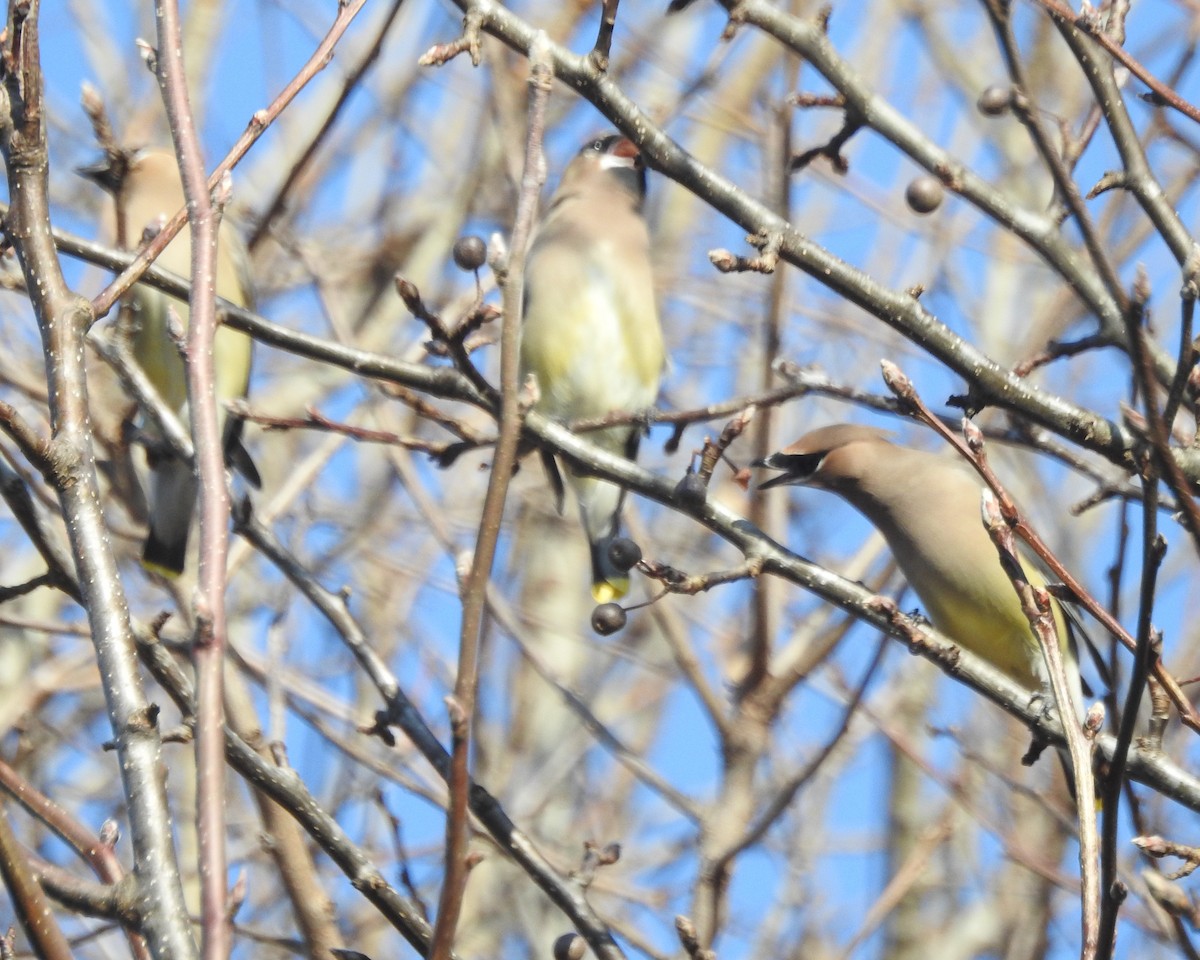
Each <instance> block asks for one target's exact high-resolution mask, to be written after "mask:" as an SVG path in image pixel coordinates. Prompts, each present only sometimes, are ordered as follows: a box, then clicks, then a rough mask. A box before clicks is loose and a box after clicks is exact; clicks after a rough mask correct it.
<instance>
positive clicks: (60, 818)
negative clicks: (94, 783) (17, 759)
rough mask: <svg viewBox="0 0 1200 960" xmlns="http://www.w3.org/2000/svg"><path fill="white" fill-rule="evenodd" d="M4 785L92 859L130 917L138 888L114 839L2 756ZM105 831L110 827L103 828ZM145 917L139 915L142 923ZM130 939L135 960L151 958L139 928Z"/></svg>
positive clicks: (1, 782) (130, 932)
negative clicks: (75, 814)
mask: <svg viewBox="0 0 1200 960" xmlns="http://www.w3.org/2000/svg"><path fill="white" fill-rule="evenodd" d="M0 789H3V790H5V791H6V792H7V793H8V794H9V796H11V797H12V798H13V799H14V800H16V801H17V803H19V804H21V806H23V807H24V808H25V809H26V810H28V811H29V813H30V814H31V815H33V816H35V817H37V818H38V819H39V820H41V821H42V823H44V824H46V826H48V827H49V828H50V829H51V830H53V831H54V832H55V833H56V834H57V835H58V836H59V837H61V838H62V839H63V840H64V841H65V842H66V843H67V844H68V845H70V846H71V847H72V848H73V849H74V850H75V852H76V853H77V854H78V855H79V856H80V857H82V858H83V859H84V860H86V861H87V862H88V865H89V866H91V868H92V870H93V871H94V872H95V874H96V876H97V877H99V878H100V879H101V880H102V881H103V882H104V886H105V889H106V890H108V891H109V892H110V895H111V896H112V897H113V903H114V905H115V909H116V912H117V914H119V915H120V916H122V917H125V918H126V920H127V919H128V915H129V914H130V913H134V912H136V910H135V909H134V907H135V905H136V893H137V891H136V888H135V885H131V881H127V880H126V877H127V874H126V873H125V871H124V869H123V868H122V867H121V861H120V860H118V859H117V854H116V852H115V851H114V849H113V844H112V842H109V841H106V840H105V839H102V837H97V836H95V835H94V834H93V833H92V832H91V831H90V830H88V829H87V828H86V827H85V826H84V825H83V824H82V823H80V822H79V821H78V820H76V819H75V818H74V817H72V816H71V815H70V814H69V813H67V811H66V810H64V809H63V808H62V807H60V806H59V805H58V804H57V803H55V802H54V801H53V800H51V799H50V798H49V797H47V796H46V795H45V794H43V793H41V792H40V791H38V790H36V789H35V788H34V787H33V785H32V784H31V783H29V782H28V781H27V780H25V778H24V777H22V776H21V775H20V774H19V773H17V771H16V770H14V769H13V768H12V767H11V766H9V765H8V764H7V763H6V762H5V761H4V760H2V759H0ZM101 832H102V834H104V833H106V831H101ZM140 922H141V918H140V917H138V926H140ZM126 936H127V937H128V939H129V949H130V952H131V953H132V954H133V956H134V958H135V960H149V953H148V952H147V950H146V943H145V941H144V940H143V939H142V937H141V936H140V935H139V934H138V933H137V932H136V930H133V929H129V928H128V926H127V928H126Z"/></svg>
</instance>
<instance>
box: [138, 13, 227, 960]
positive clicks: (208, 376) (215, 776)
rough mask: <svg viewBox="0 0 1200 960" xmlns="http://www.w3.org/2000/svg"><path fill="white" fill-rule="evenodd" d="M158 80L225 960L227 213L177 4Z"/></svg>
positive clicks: (212, 934) (164, 19)
mask: <svg viewBox="0 0 1200 960" xmlns="http://www.w3.org/2000/svg"><path fill="white" fill-rule="evenodd" d="M154 8H155V22H156V23H157V25H158V57H157V58H156V60H155V73H156V74H157V77H158V86H159V92H160V93H161V94H162V98H163V104H164V105H165V106H166V111H167V121H168V126H169V127H170V130H171V138H172V140H173V141H174V143H175V156H176V158H177V160H178V161H179V172H180V174H181V176H182V179H183V191H184V195H185V197H186V198H187V211H188V214H189V217H188V219H189V221H190V224H189V228H190V230H191V249H192V263H191V267H192V276H191V286H192V289H191V295H190V297H189V318H188V327H187V348H186V350H187V363H186V364H185V369H186V371H187V397H188V411H189V414H190V419H191V428H192V442H193V444H194V446H195V470H196V473H197V475H198V477H199V490H200V494H199V505H200V537H199V539H200V551H199V553H200V566H199V574H198V578H197V579H198V583H197V592H196V597H195V601H194V607H195V624H196V626H195V642H194V643H193V647H192V658H193V662H194V663H195V667H196V725H195V733H196V782H197V797H196V828H197V834H198V836H199V842H200V864H199V870H200V937H201V955H202V956H203V957H204V960H228V957H229V954H230V951H231V950H232V948H233V930H232V928H231V926H230V912H229V905H228V902H227V892H226V882H227V880H226V877H227V876H228V858H227V855H226V849H225V842H226V825H225V750H224V726H225V696H224V692H223V685H224V676H223V671H224V668H225V644H226V621H225V564H226V558H227V556H228V553H229V540H228V533H227V531H228V529H229V491H228V488H227V486H226V483H225V459H224V455H223V452H222V443H221V430H220V426H219V423H218V420H217V403H216V386H215V377H214V371H213V340H214V337H215V335H216V330H217V312H216V308H217V304H216V298H217V294H216V288H217V280H216V276H217V228H218V226H219V223H220V217H221V211H220V209H219V207H218V206H217V205H216V204H214V203H213V197H212V194H211V193H210V192H209V188H208V184H207V183H206V182H205V177H204V159H203V157H202V156H201V153H200V141H199V137H198V135H197V132H196V122H195V119H194V117H193V116H192V107H191V103H190V100H189V95H188V89H187V77H186V76H185V74H184V66H183V29H182V24H181V20H180V13H179V3H178V0H156V2H155V5H154Z"/></svg>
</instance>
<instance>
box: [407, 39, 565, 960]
mask: <svg viewBox="0 0 1200 960" xmlns="http://www.w3.org/2000/svg"><path fill="white" fill-rule="evenodd" d="M546 43H548V41H546V40H545V39H544V38H543V40H542V43H541V44H536V43H535V47H534V49H533V50H532V51H531V52H530V78H529V119H528V130H527V133H526V141H525V171H524V174H523V175H522V178H521V192H520V195H519V197H518V199H517V213H516V219H515V222H514V223H513V229H512V236H511V240H510V242H509V259H508V263H507V264H506V268H505V276H504V281H503V284H504V321H503V327H502V329H501V334H500V435H499V437H498V439H497V441H496V454H495V456H494V457H493V460H492V469H491V473H490V475H489V477H488V486H487V492H486V494H485V495H484V501H483V515H482V516H481V518H480V521H479V534H478V536H477V538H476V542H475V552H474V556H473V557H472V561H471V569H470V571H469V572H468V574H467V577H466V580H465V582H464V583H463V612H462V630H461V633H460V635H459V647H458V673H457V676H456V677H455V681H454V700H453V703H452V705H451V706H452V709H451V735H452V746H451V761H450V777H449V780H448V781H447V783H448V786H449V788H450V809H449V812H448V814H447V817H446V850H445V875H444V877H443V879H442V891H441V896H440V897H439V899H438V911H437V922H436V923H435V925H434V936H433V946H432V947H431V949H430V956H431V957H432V960H446V958H447V957H449V955H450V948H451V945H452V944H453V941H454V931H455V928H456V927H457V925H458V915H459V912H460V910H461V909H462V897H463V890H464V887H465V885H466V879H467V875H466V871H467V869H468V866H467V862H466V853H467V835H466V833H467V831H466V821H467V809H468V806H469V800H468V796H467V793H468V789H469V787H470V774H469V772H468V767H467V761H468V757H469V751H470V743H471V725H472V723H473V721H474V714H475V699H476V696H477V695H478V684H479V676H478V669H479V644H480V641H481V640H482V634H483V628H484V612H485V609H486V606H487V584H488V580H489V579H490V577H491V571H492V564H493V562H494V561H495V556H496V544H497V542H498V540H499V537H500V525H501V520H502V518H503V513H504V501H505V499H506V498H507V495H508V485H509V481H510V480H511V479H512V474H513V468H514V467H515V466H516V462H517V446H518V443H519V441H520V437H521V410H520V398H519V391H520V382H519V357H518V352H517V351H518V345H519V337H520V319H521V307H522V304H523V303H524V293H525V256H526V250H527V247H528V245H529V238H530V235H531V234H532V232H533V225H534V218H535V217H536V215H537V205H538V196H539V194H540V193H541V188H542V184H543V183H544V182H545V179H546V160H545V157H544V156H543V155H542V138H543V136H544V134H545V123H546V102H547V100H548V99H549V97H550V88H551V84H552V82H553V80H554V73H553V71H552V69H551V66H550V61H549V54H548V53H547V52H545V51H544V50H543V49H542V47H543V45H544V44H546Z"/></svg>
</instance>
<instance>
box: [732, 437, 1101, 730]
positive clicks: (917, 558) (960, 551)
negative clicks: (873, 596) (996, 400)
mask: <svg viewBox="0 0 1200 960" xmlns="http://www.w3.org/2000/svg"><path fill="white" fill-rule="evenodd" d="M755 465H756V466H764V467H770V468H772V469H775V470H782V471H784V472H783V473H782V474H781V475H780V476H778V477H773V478H771V479H770V480H768V481H766V482H764V483H762V484H760V485H759V489H760V490H765V489H767V488H769V487H775V486H780V485H782V484H804V485H808V486H813V487H820V488H822V489H825V490H831V491H833V492H834V493H836V494H839V495H840V496H841V497H843V498H844V499H845V500H846V501H848V502H849V503H850V504H851V505H852V506H853V507H855V508H856V509H857V510H859V512H861V513H862V514H863V515H864V516H866V518H867V519H868V520H870V521H871V522H872V523H873V524H874V525H875V526H876V527H878V528H879V531H880V533H882V534H883V536H884V539H886V540H887V542H888V546H890V547H891V549H892V553H893V554H894V555H895V557H896V562H897V563H898V564H899V566H900V569H901V570H902V571H903V572H904V575H905V576H906V577H907V578H908V582H909V583H910V584H911V585H912V588H913V589H914V590H915V591H916V593H917V596H918V597H920V599H921V602H922V603H923V604H924V605H925V608H926V612H927V613H928V615H929V619H930V620H931V621H932V622H933V625H934V626H935V627H937V628H938V629H939V630H940V631H942V633H944V634H946V636H948V637H950V638H951V639H952V640H954V641H955V642H956V643H958V644H960V645H961V646H963V647H965V648H966V649H967V650H970V651H971V652H972V653H974V654H977V655H978V656H980V657H983V658H984V659H985V660H987V661H989V662H990V663H992V664H994V665H995V666H996V667H998V668H999V669H1000V670H1002V671H1003V672H1004V673H1006V674H1008V676H1010V677H1012V678H1013V679H1014V680H1016V681H1018V682H1019V683H1021V684H1023V685H1024V686H1026V687H1028V688H1029V689H1030V690H1033V691H1035V692H1040V691H1041V690H1042V689H1043V688H1044V686H1045V685H1046V683H1047V682H1048V678H1047V674H1046V667H1045V659H1044V657H1043V656H1042V649H1041V645H1040V644H1039V643H1038V639H1037V636H1036V635H1035V634H1034V632H1033V629H1032V628H1031V627H1030V626H1029V621H1028V620H1027V619H1026V617H1025V614H1024V613H1023V612H1022V611H1021V603H1020V600H1019V599H1018V598H1017V593H1016V591H1015V589H1014V588H1013V585H1012V581H1011V580H1010V579H1009V577H1008V574H1006V573H1005V572H1004V567H1003V566H1002V565H1001V563H1000V555H999V554H998V553H997V551H996V547H995V544H993V542H992V539H991V537H990V536H989V534H988V532H987V530H986V529H985V528H984V526H983V520H982V517H981V514H980V492H981V490H982V486H983V485H982V481H980V480H979V479H978V478H977V476H976V475H975V474H974V473H973V472H972V471H970V470H969V469H968V468H967V467H966V466H965V465H964V464H962V463H960V462H956V461H955V460H952V459H947V458H944V457H939V456H935V455H934V454H932V453H926V452H925V451H923V450H912V449H909V448H907V447H901V446H897V445H895V444H893V443H891V442H889V440H888V435H887V434H886V433H885V432H884V431H882V430H876V429H873V428H871V427H861V426H854V425H850V424H839V425H837V426H830V427H822V428H821V429H819V430H814V431H813V432H812V433H808V434H805V435H804V436H803V437H801V438H800V439H799V440H797V441H796V442H795V443H793V444H792V445H791V446H790V447H785V448H784V449H783V450H780V451H779V452H778V453H775V454H772V455H771V456H769V457H766V458H765V459H763V460H759V461H757V462H756V464H755ZM1021 566H1022V568H1023V569H1024V571H1025V575H1026V576H1027V577H1028V578H1029V582H1030V583H1031V584H1033V585H1034V586H1039V587H1040V586H1044V585H1045V583H1046V581H1045V578H1044V577H1042V576H1041V575H1040V574H1039V573H1038V571H1037V570H1036V569H1034V568H1033V567H1032V566H1031V565H1030V564H1029V562H1028V561H1027V560H1024V559H1023V560H1022V561H1021ZM1051 605H1052V607H1053V610H1054V622H1055V627H1056V630H1057V632H1058V637H1059V644H1060V646H1061V648H1062V651H1063V657H1064V659H1065V660H1066V663H1067V673H1068V676H1069V678H1070V679H1071V681H1072V686H1073V687H1074V688H1075V689H1074V696H1075V700H1076V702H1075V704H1074V705H1073V709H1074V712H1075V713H1076V714H1077V715H1078V716H1082V715H1083V698H1082V694H1081V692H1080V682H1079V668H1078V665H1077V663H1076V660H1075V654H1074V649H1073V646H1072V643H1071V634H1070V631H1069V629H1068V625H1067V620H1066V617H1065V616H1064V613H1063V610H1062V607H1060V606H1059V604H1058V602H1057V601H1055V600H1051Z"/></svg>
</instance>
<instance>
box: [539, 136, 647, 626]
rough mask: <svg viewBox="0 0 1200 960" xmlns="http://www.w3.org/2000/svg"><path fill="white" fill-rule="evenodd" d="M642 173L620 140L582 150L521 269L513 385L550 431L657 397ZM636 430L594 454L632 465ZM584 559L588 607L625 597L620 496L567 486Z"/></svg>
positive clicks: (605, 437)
mask: <svg viewBox="0 0 1200 960" xmlns="http://www.w3.org/2000/svg"><path fill="white" fill-rule="evenodd" d="M645 195H646V171H645V168H644V167H643V166H642V159H641V154H640V153H639V152H638V149H637V147H635V146H634V145H633V144H632V143H631V142H630V141H629V140H627V139H625V138H624V137H621V136H615V135H613V136H607V137H601V138H599V139H596V140H593V141H591V142H590V143H588V144H587V145H586V146H584V148H583V149H582V150H580V151H579V153H578V154H577V155H576V156H575V158H574V159H573V160H572V161H571V163H570V164H569V165H568V166H567V169H566V170H565V171H564V172H563V176H562V182H561V183H560V184H559V187H558V190H557V191H556V192H555V194H554V196H553V197H551V199H550V204H549V206H548V207H547V209H546V213H545V215H544V216H543V218H542V221H541V223H540V225H539V226H538V230H537V233H536V235H535V237H534V240H533V244H532V246H531V247H530V249H529V257H528V260H527V262H526V267H525V309H524V317H523V320H522V325H521V376H522V380H523V379H524V378H525V377H526V376H527V375H528V374H530V373H532V374H535V375H536V377H537V383H538V390H539V399H538V402H537V407H536V409H537V410H538V411H539V412H540V413H543V414H545V415H547V416H550V417H554V418H556V419H560V420H574V419H579V418H584V417H599V416H603V415H604V414H607V413H610V412H612V411H614V410H644V409H647V408H649V407H650V406H651V405H652V404H653V403H654V401H655V399H656V398H657V396H658V383H659V378H660V376H661V374H662V369H663V363H664V355H663V340H662V329H661V328H660V327H659V324H658V312H657V310H656V309H655V305H654V279H653V276H652V274H651V269H650V260H651V254H650V235H649V232H648V231H647V229H646V221H645V220H644V219H643V218H642V201H643V200H644V199H645ZM642 432H643V428H642V427H640V426H621V427H610V428H608V429H606V430H598V431H595V432H592V433H589V434H588V435H587V437H588V439H589V440H591V441H592V442H593V443H595V444H596V445H597V446H599V447H602V448H603V449H605V450H607V451H609V452H610V453H615V454H618V455H623V456H625V457H628V458H629V459H630V460H632V459H634V457H635V456H636V455H637V448H638V443H639V441H640V440H641V435H642ZM569 481H570V485H571V487H572V489H573V490H574V491H575V494H576V496H577V497H578V498H579V506H580V511H581V513H582V515H583V526H584V529H585V530H586V532H587V537H588V542H589V544H590V545H591V553H592V596H593V597H594V598H595V599H596V602H597V603H605V602H608V601H610V600H614V599H617V598H619V597H622V596H624V595H625V593H626V592H627V591H628V590H629V576H628V574H627V573H626V572H624V571H620V570H618V569H617V568H616V567H615V566H614V564H613V563H612V561H611V560H610V558H609V555H608V548H609V545H610V544H611V543H612V542H613V540H614V539H616V537H617V530H618V526H619V521H620V513H621V502H622V500H623V498H624V491H623V490H622V489H621V488H620V487H619V486H616V485H615V484H612V483H608V482H607V481H604V480H598V479H596V478H595V477H587V476H581V475H579V474H576V473H571V474H569Z"/></svg>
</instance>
